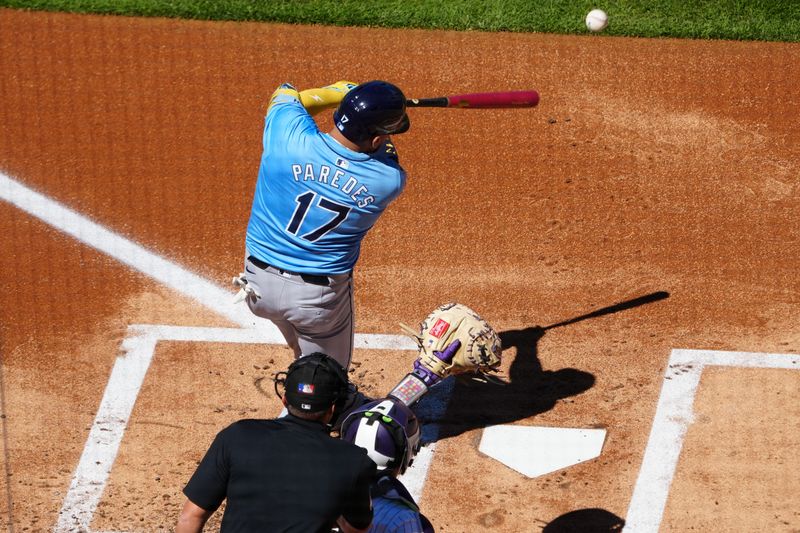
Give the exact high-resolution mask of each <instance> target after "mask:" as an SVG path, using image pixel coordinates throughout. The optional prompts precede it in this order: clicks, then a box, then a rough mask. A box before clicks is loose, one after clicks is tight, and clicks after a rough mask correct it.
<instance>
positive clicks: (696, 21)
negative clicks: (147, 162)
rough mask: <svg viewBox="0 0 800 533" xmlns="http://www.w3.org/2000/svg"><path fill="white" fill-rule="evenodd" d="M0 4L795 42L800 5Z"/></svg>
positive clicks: (213, 0) (387, 0) (348, 0)
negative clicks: (593, 23) (591, 24)
mask: <svg viewBox="0 0 800 533" xmlns="http://www.w3.org/2000/svg"><path fill="white" fill-rule="evenodd" d="M0 6H5V7H12V8H21V9H35V10H51V11H71V12H78V13H101V14H113V15H133V16H156V17H174V18H188V19H203V20H242V21H244V20H246V21H270V22H287V23H295V24H326V25H337V26H380V27H389V28H406V27H408V28H442V29H452V30H481V31H511V32H544V33H564V34H577V33H586V28H585V26H584V24H583V18H584V16H585V15H586V13H587V12H588V11H589V10H590V9H592V8H595V7H598V8H601V9H604V10H605V11H606V12H607V13H608V14H609V19H610V24H609V27H608V28H607V29H606V30H605V32H604V34H605V35H627V36H640V37H681V38H710V39H734V40H765V41H792V42H798V41H800V0H596V1H595V0H589V1H586V0H541V1H536V0H494V1H492V0H375V1H369V0H271V1H267V0H261V1H256V0H170V1H167V0H0Z"/></svg>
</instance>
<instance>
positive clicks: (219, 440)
mask: <svg viewBox="0 0 800 533" xmlns="http://www.w3.org/2000/svg"><path fill="white" fill-rule="evenodd" d="M229 477H230V461H229V456H228V450H227V446H226V444H225V430H223V431H221V432H220V433H219V434H217V436H216V438H215V439H214V442H212V443H211V447H210V448H209V449H208V451H207V452H206V454H205V456H204V457H203V460H202V461H200V464H199V465H198V466H197V470H195V472H194V475H192V477H191V479H190V480H189V483H187V484H186V487H184V489H183V493H184V494H185V495H186V497H187V498H189V500H190V501H191V502H192V503H194V504H195V505H197V506H199V507H202V508H203V509H205V510H206V511H210V512H214V511H216V510H217V508H218V507H219V506H220V504H222V501H223V500H224V499H225V495H226V493H227V487H228V478H229Z"/></svg>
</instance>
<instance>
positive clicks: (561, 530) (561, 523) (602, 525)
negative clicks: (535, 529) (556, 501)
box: [542, 508, 625, 533]
mask: <svg viewBox="0 0 800 533" xmlns="http://www.w3.org/2000/svg"><path fill="white" fill-rule="evenodd" d="M623 527H625V520H623V519H622V518H620V517H618V516H617V515H615V514H614V513H611V512H609V511H606V510H605V509H597V508H593V509H578V510H576V511H570V512H568V513H566V514H562V515H561V516H559V517H558V518H556V519H555V520H553V521H552V522H550V523H549V524H547V525H545V526H544V528H542V533H610V532H613V531H622V528H623Z"/></svg>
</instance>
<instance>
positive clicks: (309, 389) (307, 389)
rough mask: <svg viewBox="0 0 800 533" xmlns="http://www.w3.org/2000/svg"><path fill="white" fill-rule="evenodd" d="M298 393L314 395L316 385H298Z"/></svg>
mask: <svg viewBox="0 0 800 533" xmlns="http://www.w3.org/2000/svg"><path fill="white" fill-rule="evenodd" d="M297 392H299V393H301V394H314V384H313V383H298V384H297Z"/></svg>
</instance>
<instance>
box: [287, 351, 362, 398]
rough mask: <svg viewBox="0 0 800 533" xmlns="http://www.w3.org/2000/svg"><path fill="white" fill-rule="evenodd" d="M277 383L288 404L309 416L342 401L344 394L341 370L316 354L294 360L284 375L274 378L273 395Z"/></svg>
mask: <svg viewBox="0 0 800 533" xmlns="http://www.w3.org/2000/svg"><path fill="white" fill-rule="evenodd" d="M278 383H283V386H284V393H285V394H286V402H287V403H288V404H289V405H291V406H292V407H295V408H297V409H300V410H301V411H306V412H309V413H317V412H320V411H325V410H327V409H329V408H330V407H331V406H332V405H334V404H336V402H338V401H340V400H343V399H344V398H346V397H347V391H348V389H347V386H348V380H347V372H346V371H345V369H344V368H342V365H340V364H339V363H337V362H336V360H335V359H333V358H332V357H330V356H328V355H326V354H324V353H319V352H317V353H312V354H310V355H306V356H303V357H300V358H299V359H296V360H295V361H294V362H293V363H292V364H291V365H290V366H289V369H288V370H287V371H286V372H280V373H279V374H278V375H277V376H276V378H275V391H276V392H278V389H277V386H278ZM278 395H279V396H280V393H278Z"/></svg>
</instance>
